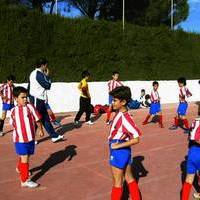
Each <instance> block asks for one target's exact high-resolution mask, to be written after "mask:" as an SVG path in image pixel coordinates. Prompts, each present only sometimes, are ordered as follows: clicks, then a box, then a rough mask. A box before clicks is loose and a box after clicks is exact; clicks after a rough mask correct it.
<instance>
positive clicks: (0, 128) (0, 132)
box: [0, 106, 7, 136]
mask: <svg viewBox="0 0 200 200" xmlns="http://www.w3.org/2000/svg"><path fill="white" fill-rule="evenodd" d="M6 115H7V110H6V109H5V108H4V106H3V110H2V115H1V119H0V136H3V135H4V133H3V127H4V122H5V119H6Z"/></svg>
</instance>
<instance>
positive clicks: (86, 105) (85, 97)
mask: <svg viewBox="0 0 200 200" xmlns="http://www.w3.org/2000/svg"><path fill="white" fill-rule="evenodd" d="M89 78H90V73H89V72H88V71H83V72H82V80H81V82H80V83H79V85H78V89H79V90H80V91H81V96H80V106H79V111H78V113H77V114H76V117H75V119H74V124H75V125H78V124H79V120H80V118H81V116H82V114H83V113H84V112H85V113H86V120H85V121H86V123H87V124H89V125H92V124H94V123H93V122H92V121H91V120H90V116H91V97H90V92H89V87H88V83H87V81H88V79H89Z"/></svg>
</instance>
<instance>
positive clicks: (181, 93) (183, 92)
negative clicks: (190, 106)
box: [179, 86, 192, 102]
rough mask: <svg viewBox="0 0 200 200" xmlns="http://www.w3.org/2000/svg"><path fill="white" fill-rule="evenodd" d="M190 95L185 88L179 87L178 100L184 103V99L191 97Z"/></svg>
mask: <svg viewBox="0 0 200 200" xmlns="http://www.w3.org/2000/svg"><path fill="white" fill-rule="evenodd" d="M191 96H192V93H191V92H190V91H189V89H188V88H186V87H185V86H183V87H181V88H180V90H179V99H180V101H182V102H186V97H191Z"/></svg>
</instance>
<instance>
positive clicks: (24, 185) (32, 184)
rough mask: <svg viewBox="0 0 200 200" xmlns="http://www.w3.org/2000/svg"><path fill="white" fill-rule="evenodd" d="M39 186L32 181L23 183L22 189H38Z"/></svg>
mask: <svg viewBox="0 0 200 200" xmlns="http://www.w3.org/2000/svg"><path fill="white" fill-rule="evenodd" d="M38 186H39V184H38V183H35V182H33V181H31V180H27V181H26V182H24V183H21V187H28V188H36V187H38Z"/></svg>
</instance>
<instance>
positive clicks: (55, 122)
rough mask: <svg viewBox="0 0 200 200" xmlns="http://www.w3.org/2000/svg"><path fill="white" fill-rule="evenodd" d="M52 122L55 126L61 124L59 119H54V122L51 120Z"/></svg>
mask: <svg viewBox="0 0 200 200" xmlns="http://www.w3.org/2000/svg"><path fill="white" fill-rule="evenodd" d="M52 123H53V125H55V126H61V123H60V122H59V121H57V120H56V121H54V122H52Z"/></svg>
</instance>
